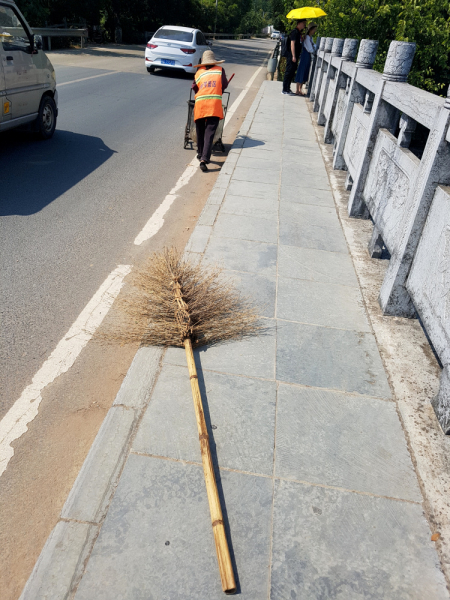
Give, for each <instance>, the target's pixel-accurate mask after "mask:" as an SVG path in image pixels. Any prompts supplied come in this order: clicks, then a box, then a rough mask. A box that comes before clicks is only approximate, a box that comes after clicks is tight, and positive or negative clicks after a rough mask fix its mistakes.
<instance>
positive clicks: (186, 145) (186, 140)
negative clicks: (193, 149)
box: [184, 138, 189, 150]
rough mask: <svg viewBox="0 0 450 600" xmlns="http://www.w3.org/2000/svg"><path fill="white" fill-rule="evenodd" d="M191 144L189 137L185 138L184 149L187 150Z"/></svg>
mask: <svg viewBox="0 0 450 600" xmlns="http://www.w3.org/2000/svg"><path fill="white" fill-rule="evenodd" d="M188 146H189V139H186V138H184V149H185V150H186V148H187V147H188Z"/></svg>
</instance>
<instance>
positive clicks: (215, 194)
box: [207, 187, 226, 205]
mask: <svg viewBox="0 0 450 600" xmlns="http://www.w3.org/2000/svg"><path fill="white" fill-rule="evenodd" d="M225 193H226V190H225V189H224V188H215V187H214V188H213V190H212V192H211V193H210V195H209V197H208V202H207V204H216V205H217V204H221V203H222V200H223V198H224V196H225Z"/></svg>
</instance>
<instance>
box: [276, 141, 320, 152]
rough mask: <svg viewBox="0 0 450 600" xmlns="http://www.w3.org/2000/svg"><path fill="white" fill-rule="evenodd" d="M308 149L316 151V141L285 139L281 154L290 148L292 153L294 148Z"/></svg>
mask: <svg viewBox="0 0 450 600" xmlns="http://www.w3.org/2000/svg"><path fill="white" fill-rule="evenodd" d="M308 147H309V148H313V149H314V150H317V139H315V140H313V139H310V140H305V139H297V138H289V139H285V140H284V141H283V144H282V150H283V152H284V151H285V150H286V149H290V148H292V151H294V149H295V148H308Z"/></svg>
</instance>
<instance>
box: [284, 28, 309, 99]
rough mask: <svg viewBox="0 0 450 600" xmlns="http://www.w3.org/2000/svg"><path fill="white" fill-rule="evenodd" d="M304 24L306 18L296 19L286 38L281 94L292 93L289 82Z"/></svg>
mask: <svg viewBox="0 0 450 600" xmlns="http://www.w3.org/2000/svg"><path fill="white" fill-rule="evenodd" d="M305 26H306V19H301V20H299V21H297V25H296V27H295V29H294V30H293V31H292V32H291V33H290V35H289V38H288V39H287V57H286V71H285V73H284V79H283V92H282V93H283V94H293V95H295V94H294V92H292V91H291V83H292V80H293V79H294V75H295V71H296V70H297V63H298V59H299V58H300V54H301V51H302V33H301V32H302V30H303V29H304V28H305Z"/></svg>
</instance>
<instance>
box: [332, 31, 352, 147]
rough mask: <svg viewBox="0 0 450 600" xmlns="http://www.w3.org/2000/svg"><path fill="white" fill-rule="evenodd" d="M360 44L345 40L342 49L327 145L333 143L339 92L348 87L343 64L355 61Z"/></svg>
mask: <svg viewBox="0 0 450 600" xmlns="http://www.w3.org/2000/svg"><path fill="white" fill-rule="evenodd" d="M358 43H359V42H358V40H353V39H350V38H347V39H345V40H344V45H343V47H342V55H341V59H342V60H341V61H340V64H339V68H338V70H337V72H336V74H335V78H336V84H335V86H334V88H333V98H332V100H331V107H330V114H329V117H328V119H327V122H326V124H325V131H324V138H325V143H326V144H331V143H332V142H333V134H332V131H331V126H332V124H333V119H334V114H335V110H336V103H337V99H338V95H339V90H340V89H345V88H346V85H347V82H346V78H345V77H344V76H343V74H342V72H341V70H342V63H343V62H349V61H354V60H355V56H356V51H357V50H358Z"/></svg>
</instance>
